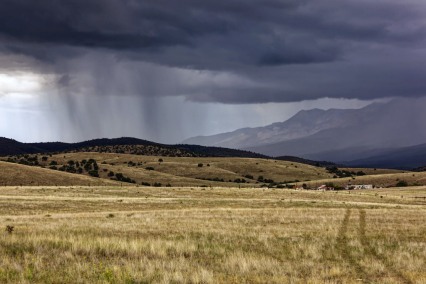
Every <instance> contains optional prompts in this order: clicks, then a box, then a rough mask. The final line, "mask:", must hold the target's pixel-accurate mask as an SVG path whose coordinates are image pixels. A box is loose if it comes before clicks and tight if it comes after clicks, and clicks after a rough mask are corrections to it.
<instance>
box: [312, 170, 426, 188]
mask: <svg viewBox="0 0 426 284" xmlns="http://www.w3.org/2000/svg"><path fill="white" fill-rule="evenodd" d="M398 181H406V182H407V183H408V184H409V185H426V172H400V173H388V174H374V175H365V176H357V177H352V178H328V179H323V180H320V179H319V180H312V181H308V182H305V183H306V184H307V185H308V186H311V187H316V186H317V185H321V184H325V183H327V182H331V183H333V184H335V185H339V186H345V185H347V184H372V185H375V186H376V187H392V186H395V185H396V184H397V183H398Z"/></svg>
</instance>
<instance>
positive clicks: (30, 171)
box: [0, 161, 117, 186]
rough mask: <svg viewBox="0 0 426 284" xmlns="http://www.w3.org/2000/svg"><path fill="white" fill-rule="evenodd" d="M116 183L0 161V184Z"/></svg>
mask: <svg viewBox="0 0 426 284" xmlns="http://www.w3.org/2000/svg"><path fill="white" fill-rule="evenodd" d="M114 184H115V185H117V182H114V181H112V180H105V179H97V178H92V177H89V176H84V175H75V174H70V173H65V172H59V171H53V170H50V169H43V168H40V167H30V166H25V165H19V164H13V163H6V162H2V161H0V186H8V185H34V186H37V185H46V186H58V185H86V186H87V185H114Z"/></svg>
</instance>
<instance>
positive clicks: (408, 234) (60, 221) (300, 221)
mask: <svg viewBox="0 0 426 284" xmlns="http://www.w3.org/2000/svg"><path fill="white" fill-rule="evenodd" d="M212 163H213V162H212ZM422 196H423V197H424V196H426V187H407V188H393V189H375V190H368V191H366V190H363V191H361V190H359V191H338V192H337V191H336V192H318V191H299V190H284V189H260V188H257V189H255V188H241V189H239V188H218V187H213V188H197V187H185V188H174V187H172V188H149V187H117V186H103V187H86V186H68V187H55V186H44V187H16V186H15V187H0V224H1V226H2V227H3V229H2V230H4V228H6V226H13V227H14V230H13V232H12V233H8V232H6V231H3V232H0V282H1V283H425V282H426V263H425V261H426V201H425V200H424V199H422V198H416V197H422Z"/></svg>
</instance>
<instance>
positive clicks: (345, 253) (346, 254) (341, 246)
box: [336, 209, 372, 283]
mask: <svg viewBox="0 0 426 284" xmlns="http://www.w3.org/2000/svg"><path fill="white" fill-rule="evenodd" d="M350 217H351V210H350V209H346V213H345V217H344V218H343V221H342V225H341V226H340V229H339V232H338V236H337V239H336V248H337V251H338V252H339V254H340V255H341V256H342V258H343V259H345V260H346V261H347V262H348V263H349V265H350V266H351V267H352V268H353V269H354V270H355V272H356V276H357V277H358V278H360V280H362V282H364V283H371V282H372V281H371V280H370V279H369V277H368V274H367V273H366V272H365V270H364V269H363V268H362V266H361V265H360V264H359V262H358V260H357V259H356V257H354V255H353V254H352V250H351V247H350V246H349V244H348V237H347V232H348V225H349V220H350Z"/></svg>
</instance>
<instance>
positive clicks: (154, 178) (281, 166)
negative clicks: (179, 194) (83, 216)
mask: <svg viewBox="0 0 426 284" xmlns="http://www.w3.org/2000/svg"><path fill="white" fill-rule="evenodd" d="M4 159H5V160H6V158H4ZM89 159H93V160H95V161H96V162H97V165H98V166H99V176H100V178H101V179H103V180H105V181H107V182H111V181H110V177H109V176H108V174H109V172H114V173H122V174H123V175H124V176H126V177H129V178H131V179H133V180H134V181H135V182H136V183H137V184H139V185H140V184H141V183H142V182H144V183H149V184H151V185H152V184H154V183H161V184H162V185H163V186H165V185H168V184H170V185H171V186H227V187H235V186H237V187H238V186H239V187H253V186H255V185H258V186H260V185H261V184H263V183H269V182H263V181H260V182H259V181H258V179H259V177H263V178H264V179H265V180H273V181H275V182H291V181H296V180H298V181H306V180H314V179H326V178H331V177H332V175H331V174H330V173H328V172H327V171H326V170H325V169H324V168H320V167H314V166H310V165H305V164H299V163H295V162H286V161H277V160H268V159H255V158H187V157H159V156H142V155H131V154H111V153H93V152H77V153H65V154H58V155H53V156H52V157H48V160H46V161H42V159H41V155H38V162H39V165H40V166H44V167H45V168H46V169H45V171H44V172H41V171H38V172H37V175H36V176H37V177H35V178H34V180H31V179H29V178H27V179H25V180H22V179H16V178H12V179H11V178H10V176H12V175H14V176H15V177H16V176H18V175H19V174H20V171H21V169H23V168H16V167H14V166H16V164H13V163H7V164H5V163H0V167H1V166H2V165H3V166H4V167H6V166H7V165H11V166H10V167H11V169H10V170H9V172H8V173H6V172H4V173H2V171H0V185H80V184H82V183H70V182H69V180H66V179H65V180H64V182H63V183H53V184H52V183H48V184H45V183H43V182H42V180H46V181H47V180H51V177H50V176H49V178H45V179H44V178H42V179H40V178H39V177H40V174H41V173H45V174H48V173H50V174H51V175H54V174H55V173H60V171H56V170H51V169H49V167H50V163H52V162H53V161H54V162H55V163H57V164H58V165H56V167H57V168H59V167H60V166H62V165H67V164H68V162H69V161H73V162H79V163H81V161H83V160H89ZM160 159H161V160H162V161H161V162H160ZM129 162H130V164H129ZM199 164H200V165H202V166H201V167H200V166H199ZM21 167H23V166H21ZM32 168H37V167H32ZM147 168H150V170H147ZM12 172H13V173H12ZM83 174H85V175H86V176H87V172H86V171H85V172H83ZM74 176H76V177H77V178H78V177H82V176H84V175H82V174H74ZM242 179H244V181H245V182H241V183H238V184H237V183H236V182H235V181H236V180H242ZM4 180H7V182H4V183H3V184H2V181H4ZM12 181H15V184H13V183H12ZM18 181H19V183H18ZM101 183H102V182H101ZM83 184H85V185H87V183H83ZM98 184H99V181H98ZM102 184H104V183H102Z"/></svg>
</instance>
